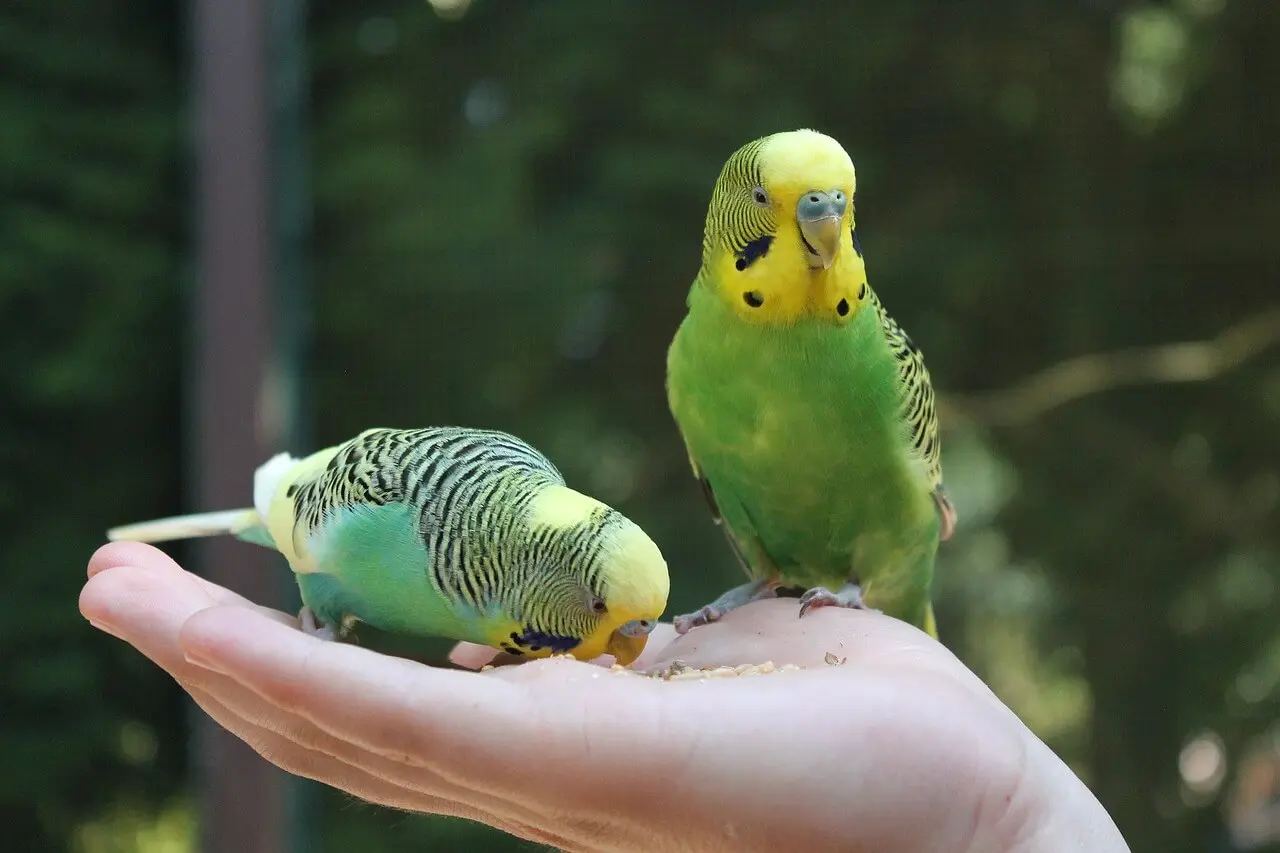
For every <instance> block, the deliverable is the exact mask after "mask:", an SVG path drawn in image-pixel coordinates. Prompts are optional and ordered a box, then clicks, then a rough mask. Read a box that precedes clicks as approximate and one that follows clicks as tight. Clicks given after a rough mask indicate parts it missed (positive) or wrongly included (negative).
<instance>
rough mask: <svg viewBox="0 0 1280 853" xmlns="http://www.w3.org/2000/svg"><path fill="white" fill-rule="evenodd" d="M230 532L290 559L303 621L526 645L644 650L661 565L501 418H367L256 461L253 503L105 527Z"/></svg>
mask: <svg viewBox="0 0 1280 853" xmlns="http://www.w3.org/2000/svg"><path fill="white" fill-rule="evenodd" d="M219 534H232V535H234V536H236V537H238V538H240V539H243V540H246V541H248V542H253V543H256V544H259V545H264V546H266V547H270V548H275V549H276V550H278V551H279V552H280V553H281V554H283V555H284V556H285V558H286V559H287V560H288V562H289V565H290V566H291V567H292V569H293V571H294V573H295V574H296V577H297V581H298V586H299V588H300V589H301V592H302V600H303V603H304V604H305V605H306V606H305V607H304V608H303V609H302V613H301V615H300V618H301V621H302V624H303V628H304V629H305V630H307V631H308V632H310V633H313V634H316V635H317V636H321V637H324V638H326V639H336V638H339V637H343V636H345V635H346V634H347V633H348V632H349V631H350V630H351V628H352V627H353V626H354V624H355V623H356V622H365V623H367V624H369V625H372V626H374V627H376V628H379V629H382V630H387V631H393V632H399V633H404V634H418V635H430V636H438V637H447V638H451V639H455V640H467V641H470V642H475V643H482V644H485V645H488V646H492V647H495V648H499V649H503V650H505V651H507V652H511V653H513V654H516V655H521V656H524V657H527V658H540V657H546V656H548V655H551V654H559V653H569V654H572V655H574V656H575V657H577V658H579V659H583V660H589V659H591V658H594V657H597V656H599V655H601V654H611V655H613V656H614V657H615V658H617V660H618V662H619V663H621V664H623V665H627V664H630V663H631V662H632V661H634V660H635V659H636V657H638V656H639V654H640V652H641V651H642V650H643V649H644V646H645V643H646V642H647V640H648V637H649V632H650V631H651V630H652V629H653V626H654V625H655V624H656V623H657V620H658V618H659V617H660V616H661V615H662V611H663V610H664V609H665V608H666V604H667V594H668V590H669V586H670V580H669V577H668V573H667V565H666V562H665V561H664V560H663V557H662V554H661V553H660V552H659V550H658V547H657V546H656V545H655V544H654V543H653V541H652V540H651V539H650V538H649V537H648V536H647V535H646V534H645V533H644V531H643V530H641V529H640V527H638V526H637V525H636V524H634V523H633V522H632V521H630V520H629V519H628V518H626V517H625V516H623V515H622V514H621V513H619V512H617V511H616V510H614V509H612V508H610V507H608V506H606V505H605V504H603V503H601V502H600V501H598V500H595V499H594V498H591V497H588V496H586V495H584V494H581V493H580V492H577V491H574V490H573V489H570V488H568V487H567V486H566V485H565V481H564V478H563V477H562V476H561V474H560V472H559V471H558V470H557V469H556V467H555V466H554V465H552V463H551V462H550V461H549V460H548V459H547V458H546V457H545V456H543V455H542V454H541V453H539V452H538V451H537V450H536V449H534V448H533V447H531V446H530V445H528V444H527V443H525V442H524V441H522V440H520V439H518V438H516V437H514V436H512V435H508V434H506V433H502V432H496V431H489V430H477V429H467V428H462V427H432V428H426V429H413V430H396V429H370V430H366V431H365V432H362V433H361V434H360V435H359V436H357V437H356V438H353V439H351V440H349V441H346V442H343V443H342V444H338V445H335V446H333V447H330V448H327V449H325V450H321V451H318V452H316V453H313V454H311V455H310V456H307V457H305V458H301V459H298V458H294V457H292V456H289V455H288V454H279V455H277V456H275V457H274V458H272V459H271V460H270V461H268V462H267V463H266V464H264V465H262V466H261V467H260V468H258V470H257V471H256V472H255V474H254V479H253V507H252V508H249V509H240V510H228V511H225V512H212V513H204V514H199V515H189V516H180V517H175V518H168V519H160V520H157V521H150V522H142V523H140V524H134V525H129V526H125V527H118V528H115V529H113V530H111V531H109V532H108V534H107V535H108V538H110V539H113V540H133V541H140V542H161V541H166V540H172V539H183V538H189V537H196V536H215V535H219Z"/></svg>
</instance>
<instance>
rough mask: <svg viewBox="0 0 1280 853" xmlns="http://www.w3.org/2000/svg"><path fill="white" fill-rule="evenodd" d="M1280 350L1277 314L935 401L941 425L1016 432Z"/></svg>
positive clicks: (1208, 376)
mask: <svg viewBox="0 0 1280 853" xmlns="http://www.w3.org/2000/svg"><path fill="white" fill-rule="evenodd" d="M1277 344H1280V308H1275V309H1272V310H1269V311H1266V312H1263V313H1262V314H1258V315H1256V316H1254V317H1251V318H1249V319H1248V320H1244V321H1243V322H1240V323H1237V324H1236V325H1234V326H1230V327H1228V328H1227V329H1226V330H1224V331H1223V332H1222V333H1221V334H1219V335H1218V336H1217V337H1216V338H1213V339H1212V340H1208V341H1192V342H1187V343H1178V344H1164V345H1162V346H1153V347H1133V348H1129V349H1123V350H1116V351H1114V352H1107V353H1093V354H1090V355H1082V356H1079V357H1077V358H1071V359H1067V360H1066V361H1063V362H1059V363H1058V364H1055V365H1053V366H1052V367H1048V368H1046V369H1044V370H1042V371H1040V372H1039V373H1036V374H1033V375H1032V376H1030V377H1028V378H1027V379H1025V380H1023V381H1022V382H1019V383H1018V384H1016V385H1014V386H1012V387H1010V388H1006V389H1004V390H1002V391H995V392H992V393H988V394H980V395H978V394H975V395H949V396H943V397H942V398H941V399H940V400H939V409H940V414H941V417H942V422H943V423H944V424H945V423H948V422H949V421H970V422H974V423H980V424H984V425H989V426H1021V425H1024V424H1026V423H1028V422H1030V421H1032V420H1034V419H1035V418H1037V417H1039V416H1040V415H1043V414H1044V413H1045V412H1048V411H1051V410H1053V409H1056V408H1058V407H1059V406H1063V405H1065V404H1067V403H1070V402H1072V401H1074V400H1078V399H1080V398H1081V397H1087V396H1089V395H1092V394H1100V393H1102V392H1104V391H1110V390H1113V389H1115V388H1121V387H1125V386H1133V385H1154V384H1163V383H1172V382H1203V381H1205V380H1208V379H1214V378H1217V377H1219V376H1222V375H1224V374H1226V373H1230V372H1231V371H1233V370H1235V369H1237V368H1238V367H1240V366H1241V365H1243V364H1245V363H1246V362H1248V361H1250V360H1251V359H1253V358H1255V357H1257V356H1258V355H1260V354H1261V353H1263V352H1265V351H1266V350H1268V349H1270V348H1271V347H1273V346H1276V345H1277Z"/></svg>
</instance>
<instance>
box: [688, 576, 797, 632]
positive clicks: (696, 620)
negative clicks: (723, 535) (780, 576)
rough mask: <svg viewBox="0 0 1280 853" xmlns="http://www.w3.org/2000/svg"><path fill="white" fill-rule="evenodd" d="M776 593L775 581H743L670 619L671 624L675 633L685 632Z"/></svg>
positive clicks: (774, 595) (717, 620) (772, 596)
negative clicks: (714, 598) (692, 610)
mask: <svg viewBox="0 0 1280 853" xmlns="http://www.w3.org/2000/svg"><path fill="white" fill-rule="evenodd" d="M777 595H778V585H777V583H776V582H773V581H768V580H760V581H751V582H750V583H744V584H743V585H742V586H735V587H734V588H733V589H731V590H729V591H728V592H726V593H725V594H724V595H722V596H720V597H719V598H717V599H716V600H715V601H713V602H711V603H710V604H707V605H704V606H703V607H701V608H699V609H698V610H695V611H694V612H693V613H685V614H683V615H681V616H677V617H676V618H675V619H673V620H672V624H673V625H674V626H675V629H676V633H677V634H687V633H688V632H689V631H691V630H693V629H694V628H699V627H701V626H703V625H710V624H711V623H712V622H719V621H720V620H721V619H723V618H724V617H725V616H726V615H727V614H729V613H731V612H733V611H734V610H737V609H738V608H739V607H741V606H743V605H744V604H750V603H751V602H753V601H759V600H761V599H764V598H776V597H777Z"/></svg>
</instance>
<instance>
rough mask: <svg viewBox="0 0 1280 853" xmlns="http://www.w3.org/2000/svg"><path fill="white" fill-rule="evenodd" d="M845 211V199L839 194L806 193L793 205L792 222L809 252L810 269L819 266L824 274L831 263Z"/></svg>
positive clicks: (819, 191) (817, 191)
mask: <svg viewBox="0 0 1280 853" xmlns="http://www.w3.org/2000/svg"><path fill="white" fill-rule="evenodd" d="M848 207H849V198H848V196H846V195H845V193H844V191H843V190H830V191H827V192H823V191H821V190H810V191H809V192H807V193H805V194H804V195H802V196H800V201H799V203H798V204H796V222H797V223H798V224H799V225H800V233H801V235H802V236H803V237H804V242H805V248H806V249H808V251H809V261H810V264H809V265H810V266H811V267H813V268H815V269H816V268H817V267H818V265H819V264H820V265H821V266H822V268H823V269H824V270H826V269H831V265H832V264H833V263H835V260H836V253H837V252H839V251H840V238H841V236H843V235H842V232H843V230H844V229H843V228H842V227H841V226H842V224H843V222H844V212H845V210H847V209H848Z"/></svg>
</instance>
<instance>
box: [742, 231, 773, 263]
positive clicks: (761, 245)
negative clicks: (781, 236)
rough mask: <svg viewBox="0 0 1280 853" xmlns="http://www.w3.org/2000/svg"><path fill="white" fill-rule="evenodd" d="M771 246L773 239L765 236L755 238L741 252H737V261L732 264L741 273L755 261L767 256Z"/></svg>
mask: <svg viewBox="0 0 1280 853" xmlns="http://www.w3.org/2000/svg"><path fill="white" fill-rule="evenodd" d="M772 245H773V238H772V237H770V236H768V235H765V236H764V237H757V238H756V239H754V240H752V241H751V242H750V243H748V244H747V245H745V246H743V247H742V251H740V252H738V253H737V254H738V260H737V262H736V263H735V264H734V267H736V268H737V270H738V272H742V271H743V270H745V269H746V268H747V267H749V266H751V265H752V264H754V263H755V262H756V261H758V260H760V259H761V258H763V257H764V256H765V255H767V254H769V247H770V246H772Z"/></svg>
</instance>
